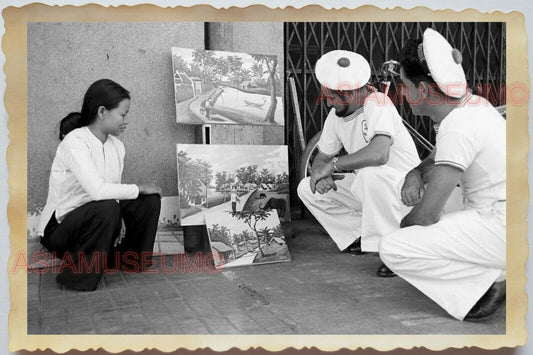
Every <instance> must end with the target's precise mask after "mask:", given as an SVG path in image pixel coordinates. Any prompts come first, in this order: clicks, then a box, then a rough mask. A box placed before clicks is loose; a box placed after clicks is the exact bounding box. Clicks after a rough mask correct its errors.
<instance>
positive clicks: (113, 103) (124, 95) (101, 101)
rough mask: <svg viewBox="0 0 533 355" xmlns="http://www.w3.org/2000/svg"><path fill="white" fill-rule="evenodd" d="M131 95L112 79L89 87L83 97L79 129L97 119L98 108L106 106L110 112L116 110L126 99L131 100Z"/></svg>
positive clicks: (100, 81)
mask: <svg viewBox="0 0 533 355" xmlns="http://www.w3.org/2000/svg"><path fill="white" fill-rule="evenodd" d="M129 98H130V93H129V91H128V90H126V89H124V88H123V87H122V86H120V85H119V84H117V83H115V82H114V81H113V80H110V79H100V80H98V81H95V82H94V83H92V84H91V86H89V89H87V92H86V93H85V96H84V97H83V105H82V107H81V117H80V120H79V127H84V126H88V125H89V124H91V123H92V122H93V121H94V120H95V119H96V115H97V113H98V108H99V107H100V106H104V107H105V108H106V109H108V110H112V109H114V108H116V107H117V106H118V105H119V103H120V102H121V101H122V100H124V99H129Z"/></svg>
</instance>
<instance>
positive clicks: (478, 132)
mask: <svg viewBox="0 0 533 355" xmlns="http://www.w3.org/2000/svg"><path fill="white" fill-rule="evenodd" d="M461 61H462V57H461V54H460V52H459V51H458V50H457V49H453V48H452V47H451V45H450V44H449V43H448V42H447V41H446V39H444V37H442V36H441V35H440V34H439V33H438V32H436V31H434V30H432V29H427V30H426V31H425V32H424V37H423V40H410V41H409V42H408V43H407V44H406V46H405V47H404V50H403V52H402V58H401V60H400V62H401V65H402V67H401V73H400V74H401V79H402V82H403V85H404V87H403V89H404V94H405V96H406V98H407V101H408V102H409V103H410V105H411V108H412V110H413V113H415V114H416V115H420V116H429V117H430V118H431V119H432V120H433V121H434V123H435V125H436V127H438V130H437V138H436V145H435V149H434V151H433V153H432V154H431V155H430V156H429V157H428V158H427V159H425V160H424V161H423V162H422V163H421V164H420V165H419V166H417V167H416V168H415V169H413V170H411V171H410V172H409V173H408V174H407V176H406V178H405V183H404V185H403V187H402V192H401V194H402V200H403V201H404V203H405V204H406V205H408V206H414V207H413V208H412V210H411V211H410V212H409V213H408V214H407V215H406V216H405V217H404V218H403V219H402V222H401V226H402V229H399V230H397V231H395V232H393V233H391V234H388V235H386V236H385V237H384V238H382V240H381V243H380V248H379V249H380V256H381V259H382V260H383V261H384V262H385V264H386V265H387V266H388V267H389V268H390V269H391V270H392V271H394V272H395V273H396V274H397V275H399V276H400V277H402V278H404V279H405V280H407V281H408V282H410V283H411V284H412V285H413V286H415V287H416V288H418V289H419V290H420V291H422V292H423V293H424V294H426V295H427V296H428V297H430V298H431V299H432V300H434V301H435V302H436V303H437V304H439V305H440V306H441V307H442V308H444V310H446V311H447V312H448V313H449V314H450V315H452V316H453V317H455V318H457V319H459V320H463V319H464V320H472V321H476V320H481V319H485V318H487V317H489V316H490V315H492V314H494V312H495V311H496V310H497V309H498V308H499V307H500V306H501V305H502V304H503V302H504V301H505V282H504V281H505V270H506V267H505V261H506V258H505V254H506V242H505V237H506V170H505V169H506V158H505V154H506V139H505V137H506V129H505V126H506V125H505V119H504V118H503V117H502V116H501V115H500V114H499V113H498V111H496V109H494V107H493V106H492V105H491V104H490V103H489V102H487V101H486V100H485V99H483V98H481V97H478V96H475V95H472V94H471V93H470V92H469V91H468V90H467V85H466V80H465V74H464V71H463V68H462V66H461ZM457 184H460V187H461V189H462V192H463V200H464V208H463V210H462V211H458V212H455V213H444V214H442V208H443V206H444V204H445V203H446V201H447V199H448V197H449V195H450V193H451V192H452V190H453V189H454V188H455V187H456V185H457Z"/></svg>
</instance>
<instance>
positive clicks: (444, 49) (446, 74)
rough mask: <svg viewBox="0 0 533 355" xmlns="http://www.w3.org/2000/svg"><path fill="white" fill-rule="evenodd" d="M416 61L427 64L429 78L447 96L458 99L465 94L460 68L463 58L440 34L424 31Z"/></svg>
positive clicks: (463, 74) (465, 88)
mask: <svg viewBox="0 0 533 355" xmlns="http://www.w3.org/2000/svg"><path fill="white" fill-rule="evenodd" d="M418 59H419V60H420V61H421V62H424V61H425V62H426V63H427V67H428V69H429V73H430V74H431V77H432V78H433V80H434V81H435V83H437V85H438V87H439V89H440V90H441V91H442V92H443V93H445V94H446V95H447V96H451V97H457V98H459V97H462V96H464V95H465V94H466V91H467V83H466V78H465V72H464V70H463V67H462V66H461V62H462V61H463V56H462V55H461V52H460V51H459V50H458V49H456V48H452V46H451V45H450V43H448V41H447V40H446V39H445V38H444V37H443V36H442V35H441V34H440V33H438V32H437V31H435V30H433V29H431V28H427V29H426V30H425V31H424V39H423V42H422V43H421V44H420V45H419V47H418Z"/></svg>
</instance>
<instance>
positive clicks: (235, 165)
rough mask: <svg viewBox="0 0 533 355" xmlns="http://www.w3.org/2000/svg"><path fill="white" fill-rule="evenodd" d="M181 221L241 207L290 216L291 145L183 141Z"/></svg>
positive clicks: (196, 222)
mask: <svg viewBox="0 0 533 355" xmlns="http://www.w3.org/2000/svg"><path fill="white" fill-rule="evenodd" d="M177 160H178V191H179V198H180V224H181V225H182V226H194V225H204V224H206V222H205V217H207V216H210V215H220V214H222V215H225V216H227V213H229V212H233V213H235V212H238V211H268V210H272V211H275V212H276V214H277V216H278V217H279V219H280V221H281V222H288V221H290V208H289V174H288V151H287V146H279V145H226V144H207V145H205V144H178V145H177Z"/></svg>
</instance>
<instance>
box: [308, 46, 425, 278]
mask: <svg viewBox="0 0 533 355" xmlns="http://www.w3.org/2000/svg"><path fill="white" fill-rule="evenodd" d="M315 74H316V78H317V80H318V81H319V82H320V83H321V85H322V88H321V93H320V97H319V100H318V101H325V102H324V103H326V104H327V105H328V106H329V107H331V110H330V112H329V115H328V117H327V118H326V121H325V123H324V127H323V130H322V134H321V137H320V141H319V143H318V149H319V152H318V154H317V156H316V157H315V160H314V161H313V165H312V172H311V176H310V177H308V178H305V179H303V180H302V181H301V182H300V184H299V186H298V195H299V197H300V199H301V200H302V201H303V202H304V204H305V206H306V207H307V208H308V209H309V211H310V212H311V213H312V214H313V215H314V216H315V218H316V219H317V220H318V221H319V222H320V223H321V224H322V226H323V227H324V229H325V230H326V231H327V232H328V234H329V235H330V236H331V238H332V239H333V241H334V242H335V243H336V244H337V246H338V248H339V249H340V250H347V249H350V248H352V247H355V248H356V249H358V250H360V251H361V250H362V251H369V252H377V251H378V245H379V241H380V239H381V237H382V236H383V235H385V234H387V233H390V232H392V231H393V230H396V229H399V227H400V225H399V223H400V220H401V218H402V217H403V216H405V215H406V214H407V213H408V212H409V210H410V207H408V206H405V205H403V204H402V203H401V200H400V188H401V186H402V180H403V178H404V177H405V174H406V173H407V172H408V171H409V170H411V169H413V168H414V167H415V166H417V165H418V164H419V163H420V159H419V157H418V153H417V151H416V148H415V144H414V142H413V140H412V138H411V136H410V134H409V133H408V131H407V129H406V128H405V126H404V125H403V123H402V119H401V117H400V115H399V114H398V112H397V110H396V108H395V107H394V105H393V103H392V102H391V101H390V99H389V98H388V97H387V96H386V95H384V94H382V93H379V92H376V91H375V90H373V89H372V88H370V87H369V86H368V85H367V83H368V80H369V79H370V65H369V64H368V62H367V61H366V59H365V58H363V57H362V56H361V55H359V54H357V53H354V52H349V51H343V50H335V51H331V52H328V53H326V54H324V55H323V56H322V57H321V58H320V59H319V60H318V61H317V63H316V69H315ZM342 148H344V149H345V150H346V152H347V153H348V155H344V156H341V157H335V156H336V154H337V153H338V152H339V151H340V150H341V149H342ZM340 171H352V172H351V173H347V174H339V172H340ZM378 275H379V276H383V277H387V276H395V275H394V274H393V273H391V272H390V270H388V269H387V268H386V267H385V266H384V265H382V266H381V267H380V268H379V270H378Z"/></svg>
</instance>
